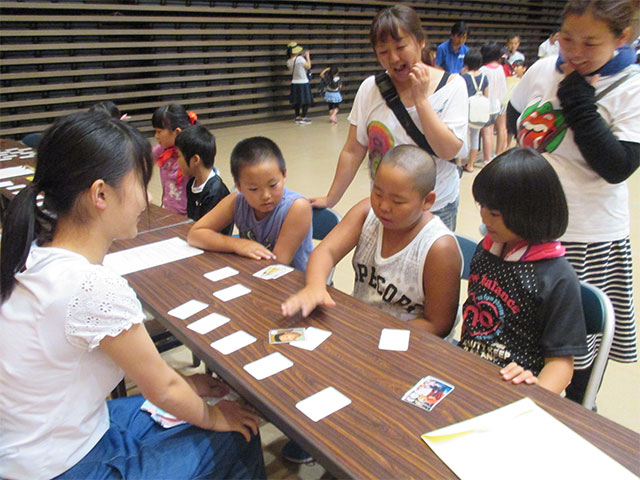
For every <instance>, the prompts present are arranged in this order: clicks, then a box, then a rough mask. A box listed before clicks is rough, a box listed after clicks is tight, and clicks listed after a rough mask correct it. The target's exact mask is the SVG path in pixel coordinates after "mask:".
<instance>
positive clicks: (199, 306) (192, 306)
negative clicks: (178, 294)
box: [167, 300, 209, 320]
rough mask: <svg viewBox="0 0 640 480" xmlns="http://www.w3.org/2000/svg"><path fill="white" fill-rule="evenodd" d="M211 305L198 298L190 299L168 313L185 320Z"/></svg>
mask: <svg viewBox="0 0 640 480" xmlns="http://www.w3.org/2000/svg"><path fill="white" fill-rule="evenodd" d="M208 306H209V305H207V304H206V303H204V302H200V301H198V300H189V301H188V302H185V303H183V304H182V305H180V306H178V307H176V308H174V309H172V310H169V311H168V312H167V313H168V314H169V315H171V316H173V317H177V318H179V319H180V320H184V319H186V318H189V317H190V316H191V315H195V314H196V313H198V312H200V311H202V310H204V309H205V308H207V307H208Z"/></svg>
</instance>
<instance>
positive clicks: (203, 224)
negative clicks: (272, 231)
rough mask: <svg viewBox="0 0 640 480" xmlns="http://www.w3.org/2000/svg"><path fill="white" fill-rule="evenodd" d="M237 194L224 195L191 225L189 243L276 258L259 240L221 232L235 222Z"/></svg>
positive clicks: (248, 254)
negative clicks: (255, 240)
mask: <svg viewBox="0 0 640 480" xmlns="http://www.w3.org/2000/svg"><path fill="white" fill-rule="evenodd" d="M237 195H238V194H237V193H235V192H234V193H232V194H229V195H227V196H226V197H224V198H223V199H222V200H221V201H220V203H218V204H217V205H216V206H215V207H214V208H213V210H211V211H210V212H209V213H207V214H206V215H205V216H204V217H202V218H201V219H200V220H198V221H197V222H196V223H195V224H194V225H193V226H192V227H191V229H190V230H189V235H188V236H187V241H188V242H189V245H192V246H194V247H198V248H204V249H205V250H212V251H214V252H233V253H236V254H238V255H242V256H243V257H249V258H254V259H256V260H261V259H267V260H270V259H275V258H276V256H275V255H274V254H273V252H271V251H269V249H267V248H266V247H264V246H263V245H261V244H259V243H258V242H254V241H253V240H248V239H246V238H237V237H230V236H228V235H224V234H222V233H220V232H221V231H222V230H224V229H225V228H226V227H227V226H228V225H230V224H231V223H232V222H233V205H234V203H235V200H236V197H237Z"/></svg>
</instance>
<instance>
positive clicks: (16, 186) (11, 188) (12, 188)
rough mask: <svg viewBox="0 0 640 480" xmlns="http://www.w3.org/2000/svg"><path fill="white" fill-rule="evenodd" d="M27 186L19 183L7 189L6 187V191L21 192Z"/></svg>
mask: <svg viewBox="0 0 640 480" xmlns="http://www.w3.org/2000/svg"><path fill="white" fill-rule="evenodd" d="M26 186H27V185H26V184H24V183H19V184H17V185H11V186H9V187H6V189H7V190H22V189H23V188H25V187H26Z"/></svg>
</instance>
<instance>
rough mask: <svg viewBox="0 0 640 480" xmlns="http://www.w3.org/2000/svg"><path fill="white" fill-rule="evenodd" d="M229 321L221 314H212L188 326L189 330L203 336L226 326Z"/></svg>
mask: <svg viewBox="0 0 640 480" xmlns="http://www.w3.org/2000/svg"><path fill="white" fill-rule="evenodd" d="M228 321H229V319H228V318H227V317H224V316H222V315H220V314H219V313H210V314H209V315H207V316H206V317H202V318H201V319H200V320H196V321H195V322H193V323H190V324H189V325H187V328H188V329H190V330H193V331H194V332H197V333H200V334H202V335H206V334H207V333H209V332H210V331H211V330H213V329H216V328H218V327H220V326H221V325H224V324H225V323H227V322H228Z"/></svg>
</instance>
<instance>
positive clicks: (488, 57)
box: [480, 41, 502, 65]
mask: <svg viewBox="0 0 640 480" xmlns="http://www.w3.org/2000/svg"><path fill="white" fill-rule="evenodd" d="M480 53H482V63H484V64H485V65H486V64H487V63H489V62H496V61H499V60H500V57H502V45H500V44H498V42H494V41H491V42H484V43H483V44H482V46H481V47H480Z"/></svg>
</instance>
